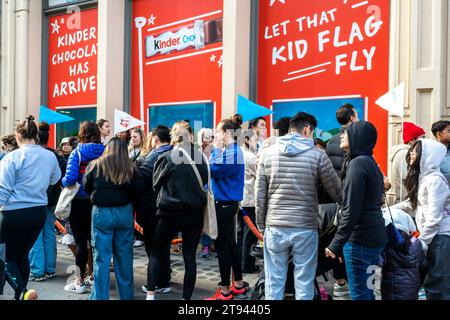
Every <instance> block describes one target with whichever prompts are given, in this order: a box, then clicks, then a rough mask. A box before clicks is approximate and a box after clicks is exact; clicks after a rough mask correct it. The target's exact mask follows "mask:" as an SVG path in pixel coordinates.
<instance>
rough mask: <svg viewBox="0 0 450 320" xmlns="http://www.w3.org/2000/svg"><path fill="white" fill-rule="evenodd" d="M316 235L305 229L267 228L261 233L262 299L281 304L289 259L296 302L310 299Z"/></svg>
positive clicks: (314, 276)
mask: <svg viewBox="0 0 450 320" xmlns="http://www.w3.org/2000/svg"><path fill="white" fill-rule="evenodd" d="M318 246H319V235H318V232H317V230H314V229H306V228H279V227H268V228H266V231H265V233H264V269H265V276H266V282H265V299H266V300H283V299H284V291H285V285H286V277H287V271H288V263H289V256H290V255H291V254H292V259H293V262H294V266H295V269H294V282H295V299H296V300H313V299H314V279H315V278H316V269H317V250H318Z"/></svg>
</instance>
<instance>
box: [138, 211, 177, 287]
mask: <svg viewBox="0 0 450 320" xmlns="http://www.w3.org/2000/svg"><path fill="white" fill-rule="evenodd" d="M140 222H141V223H140V226H141V227H142V229H143V230H144V243H145V252H147V256H148V266H147V288H148V287H149V285H150V283H149V282H150V274H151V272H150V271H151V267H150V255H151V253H152V248H153V239H154V238H155V232H156V226H157V223H158V218H156V217H150V216H146V217H141V219H140ZM170 247H171V243H170V242H169V243H168V244H167V246H166V250H167V254H166V255H163V258H164V259H163V258H161V260H160V263H161V267H160V271H159V277H158V281H157V283H156V286H157V287H158V288H168V287H170V278H171V277H170V274H171V270H170Z"/></svg>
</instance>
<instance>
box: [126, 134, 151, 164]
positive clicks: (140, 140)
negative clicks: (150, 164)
mask: <svg viewBox="0 0 450 320" xmlns="http://www.w3.org/2000/svg"><path fill="white" fill-rule="evenodd" d="M146 141H147V135H146V134H145V132H144V130H142V129H141V128H135V129H133V130H131V140H130V146H129V147H128V151H129V157H130V159H131V160H132V161H133V162H134V163H136V160H137V159H138V158H139V156H140V155H141V152H142V150H143V149H144V146H145V145H146Z"/></svg>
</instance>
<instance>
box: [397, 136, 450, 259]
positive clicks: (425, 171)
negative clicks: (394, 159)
mask: <svg viewBox="0 0 450 320" xmlns="http://www.w3.org/2000/svg"><path fill="white" fill-rule="evenodd" d="M421 141H422V157H421V161H420V177H419V192H418V202H417V203H418V205H417V210H416V224H417V228H418V230H419V232H420V237H419V240H420V241H421V242H422V246H423V248H424V250H425V251H426V250H427V249H428V246H429V245H430V244H431V242H432V241H433V238H434V237H435V236H436V235H438V234H439V235H447V236H450V189H449V185H448V182H447V179H446V178H445V177H444V176H443V174H442V173H441V171H440V165H441V163H442V160H444V158H445V156H446V154H447V148H446V147H445V146H444V145H443V144H441V143H439V142H437V141H434V140H431V139H421ZM394 208H398V209H400V210H403V211H406V212H408V213H410V214H411V213H412V212H413V209H412V207H411V203H410V201H409V200H407V201H405V202H402V203H399V204H397V205H396V206H394Z"/></svg>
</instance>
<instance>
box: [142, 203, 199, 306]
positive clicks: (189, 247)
mask: <svg viewBox="0 0 450 320" xmlns="http://www.w3.org/2000/svg"><path fill="white" fill-rule="evenodd" d="M202 229H203V216H202V210H199V212H195V213H193V212H190V213H189V214H186V215H182V214H181V215H180V214H176V215H173V216H166V215H164V216H161V217H160V218H159V220H158V224H157V226H156V232H155V236H154V238H153V248H152V251H151V255H150V281H149V283H148V291H155V288H156V284H157V282H158V278H159V273H160V270H161V261H167V259H170V257H169V258H168V256H169V255H170V252H169V251H167V245H168V244H170V243H171V242H172V240H173V239H174V238H175V237H176V235H177V233H178V232H181V233H182V236H183V243H182V246H183V259H184V268H185V272H184V281H183V299H185V300H190V299H191V297H192V293H193V292H194V288H195V282H196V280H197V261H196V253H197V247H198V244H199V243H200V236H201V233H202Z"/></svg>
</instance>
